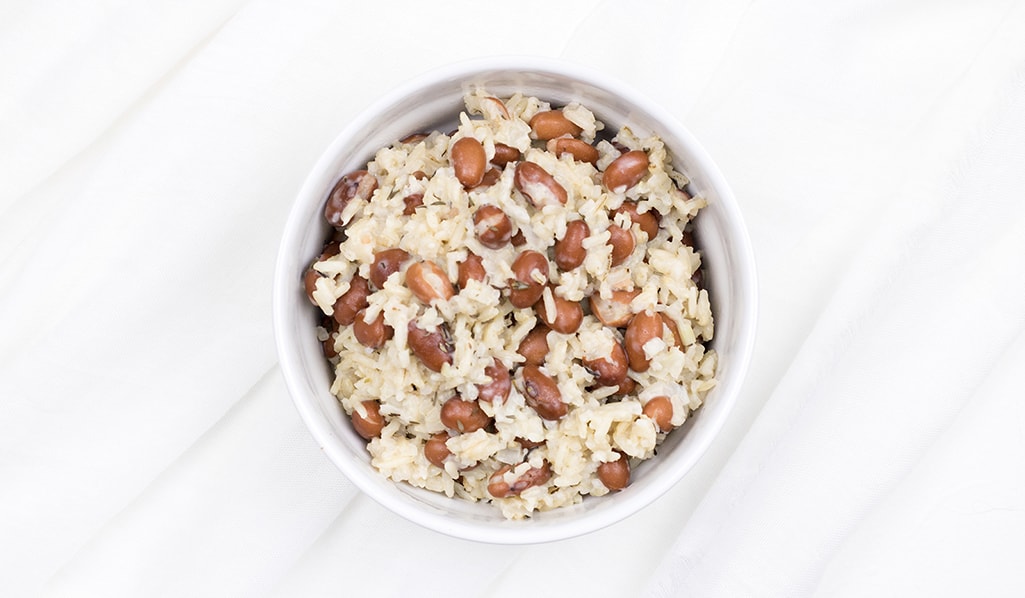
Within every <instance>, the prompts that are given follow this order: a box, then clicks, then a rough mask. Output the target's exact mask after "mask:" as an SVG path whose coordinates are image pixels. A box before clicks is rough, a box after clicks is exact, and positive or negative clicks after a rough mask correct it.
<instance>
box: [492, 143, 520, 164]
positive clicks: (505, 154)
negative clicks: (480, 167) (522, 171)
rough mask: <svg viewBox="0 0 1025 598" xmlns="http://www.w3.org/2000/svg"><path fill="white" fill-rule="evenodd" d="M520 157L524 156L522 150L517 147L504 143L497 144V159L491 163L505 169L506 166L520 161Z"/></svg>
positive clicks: (493, 159)
mask: <svg viewBox="0 0 1025 598" xmlns="http://www.w3.org/2000/svg"><path fill="white" fill-rule="evenodd" d="M520 156H522V154H521V153H520V150H518V149H516V148H515V147H513V146H511V145H506V144H504V143H496V144H495V157H494V158H491V163H492V164H494V165H495V166H498V167H499V168H504V167H505V165H506V164H508V163H510V162H515V161H516V160H519V159H520Z"/></svg>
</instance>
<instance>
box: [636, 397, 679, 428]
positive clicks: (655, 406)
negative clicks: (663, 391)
mask: <svg viewBox="0 0 1025 598" xmlns="http://www.w3.org/2000/svg"><path fill="white" fill-rule="evenodd" d="M641 413H643V414H644V415H646V416H648V417H650V418H651V421H653V422H655V427H657V428H658V431H659V432H668V431H670V430H672V429H673V424H672V419H673V402H672V401H670V400H669V397H667V396H664V395H660V396H657V397H652V398H651V399H649V400H648V402H647V403H645V404H644V407H643V408H642V409H641Z"/></svg>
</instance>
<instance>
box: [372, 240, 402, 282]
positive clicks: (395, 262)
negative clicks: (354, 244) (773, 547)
mask: <svg viewBox="0 0 1025 598" xmlns="http://www.w3.org/2000/svg"><path fill="white" fill-rule="evenodd" d="M407 260H409V253H407V252H406V251H404V250H402V249H399V248H398V247H393V248H391V249H385V250H383V251H378V252H377V253H375V254H374V263H373V264H371V265H370V282H372V283H374V286H375V287H377V288H379V289H382V288H384V281H386V280H388V277H389V276H391V275H392V274H395V273H396V272H398V271H399V269H400V268H402V264H404V263H406V261H407Z"/></svg>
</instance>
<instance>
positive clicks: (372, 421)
mask: <svg viewBox="0 0 1025 598" xmlns="http://www.w3.org/2000/svg"><path fill="white" fill-rule="evenodd" d="M363 408H364V409H365V410H366V412H367V414H366V416H363V415H360V414H359V411H358V410H356V409H353V411H352V416H351V419H352V427H353V428H354V429H355V430H356V433H357V434H359V435H360V436H362V437H363V439H364V440H370V439H371V438H375V437H377V436H380V435H381V430H383V429H384V417H383V416H382V415H381V405H380V404H379V403H378V402H377V401H363Z"/></svg>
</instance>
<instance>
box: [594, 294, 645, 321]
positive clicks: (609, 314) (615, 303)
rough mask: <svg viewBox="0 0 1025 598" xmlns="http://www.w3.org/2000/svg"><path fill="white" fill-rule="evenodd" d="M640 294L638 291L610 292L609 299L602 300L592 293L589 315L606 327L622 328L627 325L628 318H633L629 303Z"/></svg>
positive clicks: (599, 296)
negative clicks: (592, 315)
mask: <svg viewBox="0 0 1025 598" xmlns="http://www.w3.org/2000/svg"><path fill="white" fill-rule="evenodd" d="M640 294H641V291H640V289H631V290H629V291H612V296H611V297H610V298H608V299H603V298H602V297H601V295H599V294H598V293H594V294H593V295H591V313H592V314H594V317H596V318H598V320H599V321H601V323H602V324H605V325H606V326H611V327H613V328H622V327H623V326H626V325H627V324H629V323H630V318H632V317H633V311H631V310H630V302H631V301H633V300H634V297H636V296H637V295H640Z"/></svg>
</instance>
